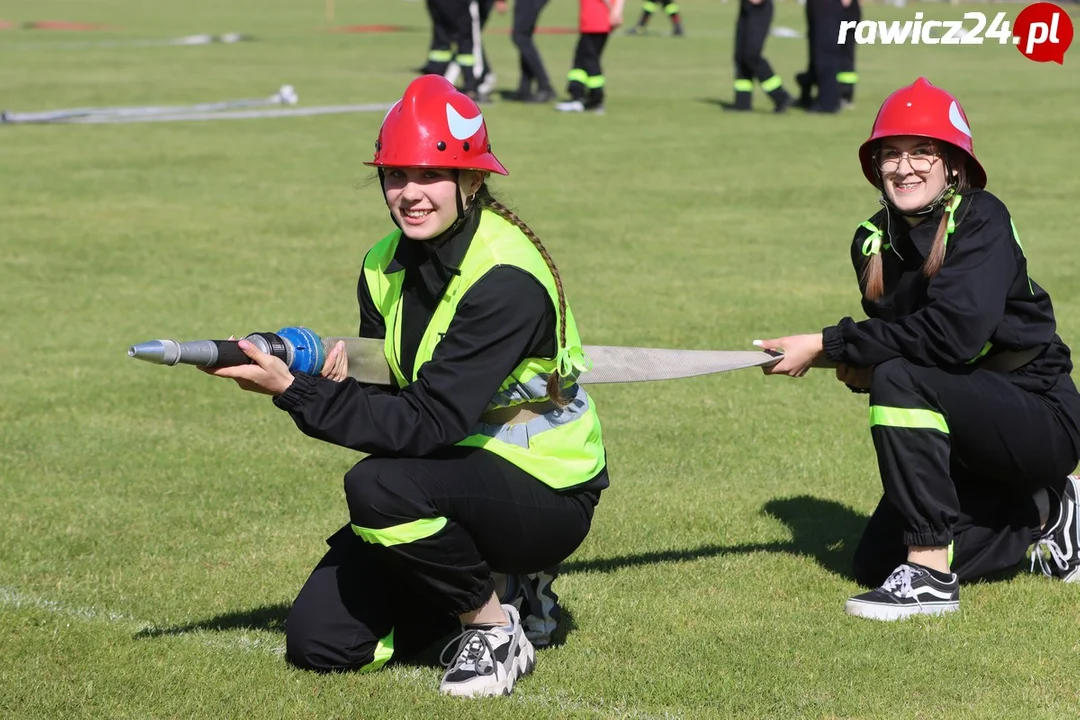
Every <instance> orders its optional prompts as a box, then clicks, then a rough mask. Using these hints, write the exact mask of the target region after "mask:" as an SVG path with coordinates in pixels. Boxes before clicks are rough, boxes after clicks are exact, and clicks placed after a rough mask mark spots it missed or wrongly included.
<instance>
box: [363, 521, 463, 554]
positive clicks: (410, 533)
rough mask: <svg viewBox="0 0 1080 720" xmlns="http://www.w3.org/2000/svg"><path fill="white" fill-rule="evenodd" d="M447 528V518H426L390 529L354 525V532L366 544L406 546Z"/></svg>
mask: <svg viewBox="0 0 1080 720" xmlns="http://www.w3.org/2000/svg"><path fill="white" fill-rule="evenodd" d="M445 526H446V518H444V517H440V518H424V519H421V520H413V521H412V522H407V523H403V524H401V525H391V526H390V527H388V528H378V529H375V528H365V527H360V526H359V525H353V526H352V531H353V532H354V533H356V534H357V535H359V536H360V537H361V538H362V539H363V540H365V541H366V542H369V543H372V544H373V545H374V544H378V545H385V546H386V547H390V546H391V545H404V544H405V543H411V542H416V541H417V540H423V539H424V538H426V537H431V536H432V535H434V534H435V533H437V532H439V531H440V530H442V529H443V528H444V527H445Z"/></svg>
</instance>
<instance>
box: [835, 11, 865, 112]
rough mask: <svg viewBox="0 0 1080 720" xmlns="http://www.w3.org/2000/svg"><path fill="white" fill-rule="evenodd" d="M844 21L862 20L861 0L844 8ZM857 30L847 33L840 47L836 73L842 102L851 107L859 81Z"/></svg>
mask: <svg viewBox="0 0 1080 720" xmlns="http://www.w3.org/2000/svg"><path fill="white" fill-rule="evenodd" d="M840 20H841V21H842V22H856V23H857V22H859V21H860V20H862V6H860V5H859V0H851V3H850V4H849V5H848V6H847V7H845V8H844V10H843V15H842V17H841V18H840ZM857 44H858V43H856V42H855V31H854V30H849V31H848V32H847V33H845V41H844V44H843V45H842V46H841V48H840V60H839V62H840V70H839V72H838V73H837V74H836V80H837V82H839V83H840V104H841V106H842V107H850V106H852V105H853V104H854V103H855V85H856V83H858V82H859V74H858V73H857V72H855V46H856V45H857Z"/></svg>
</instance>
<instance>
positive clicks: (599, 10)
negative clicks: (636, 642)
mask: <svg viewBox="0 0 1080 720" xmlns="http://www.w3.org/2000/svg"><path fill="white" fill-rule="evenodd" d="M578 8H579V10H578V31H579V32H580V35H579V36H578V42H577V46H576V47H575V48H574V66H573V68H571V70H570V72H569V73H567V76H566V79H567V80H568V82H567V86H566V91H567V93H569V95H570V100H569V101H567V102H561V103H557V104H556V105H555V109H556V110H558V111H559V112H584V111H586V110H588V111H591V112H596V113H603V112H604V85H605V84H607V80H606V79H605V78H604V70H603V68H602V67H601V65H600V57H601V56H602V55H603V53H604V46H605V45H607V41H608V37H610V36H611V30H612V26H611V8H610V7H609V6H608V3H607V2H606V0H578Z"/></svg>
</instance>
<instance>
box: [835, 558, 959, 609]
mask: <svg viewBox="0 0 1080 720" xmlns="http://www.w3.org/2000/svg"><path fill="white" fill-rule="evenodd" d="M959 609H960V583H959V581H958V580H957V578H956V573H953V574H952V577H951V578H950V580H949V582H941V581H940V580H938V579H937V578H935V577H934V576H933V575H931V574H930V571H929V570H926V569H925V568H922V567H918V566H915V565H908V564H907V563H904V564H903V565H901V566H900V567H898V568H896V569H895V570H893V572H892V575H890V576H889V577H888V579H887V580H885V582H884V583H883V584H882V585H881V587H879V588H877V589H876V590H871V591H870V592H867V593H863V594H862V595H856V596H855V597H853V598H850V599H849V600H848V601H847V604H845V605H844V611H845V612H846V613H847V614H848V615H856V616H858V617H864V618H870V619H871V620H903V619H904V618H908V617H911V616H912V615H941V614H943V613H947V612H953V611H954V610H959Z"/></svg>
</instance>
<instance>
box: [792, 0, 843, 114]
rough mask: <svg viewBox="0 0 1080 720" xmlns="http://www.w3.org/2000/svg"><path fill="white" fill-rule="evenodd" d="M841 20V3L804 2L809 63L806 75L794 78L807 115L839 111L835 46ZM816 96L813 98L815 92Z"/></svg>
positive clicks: (830, 0)
mask: <svg viewBox="0 0 1080 720" xmlns="http://www.w3.org/2000/svg"><path fill="white" fill-rule="evenodd" d="M843 17H844V5H843V2H842V0H806V28H807V32H806V36H807V41H808V45H809V51H810V63H809V67H808V68H807V69H806V72H804V73H800V74H799V75H797V76H796V80H797V81H798V83H799V89H800V93H799V105H800V106H801V107H803V108H805V109H806V110H807V111H809V112H822V113H835V112H839V111H840V83H839V81H838V80H837V74H838V73H839V72H840V68H841V62H840V57H841V53H842V50H841V46H840V45H839V44H837V38H838V36H839V35H840V23H841V21H842V19H843ZM815 87H816V89H817V95H816V97H815V96H814V89H815Z"/></svg>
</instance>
